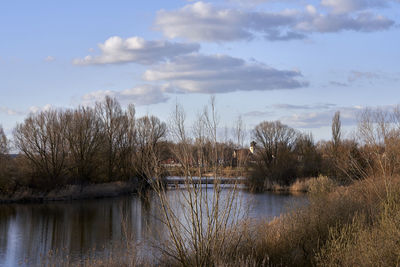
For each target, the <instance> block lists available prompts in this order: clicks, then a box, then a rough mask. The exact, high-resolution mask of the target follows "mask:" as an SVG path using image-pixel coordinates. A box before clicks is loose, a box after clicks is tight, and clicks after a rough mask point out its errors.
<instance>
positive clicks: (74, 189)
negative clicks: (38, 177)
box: [0, 181, 138, 205]
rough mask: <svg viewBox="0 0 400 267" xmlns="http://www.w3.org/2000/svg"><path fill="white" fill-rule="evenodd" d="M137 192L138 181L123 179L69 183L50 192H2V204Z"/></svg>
mask: <svg viewBox="0 0 400 267" xmlns="http://www.w3.org/2000/svg"><path fill="white" fill-rule="evenodd" d="M137 192H138V185H137V184H136V183H133V182H121V181H117V182H110V183H101V184H89V185H67V186H64V187H62V188H60V189H53V190H51V191H49V192H38V191H34V190H32V189H31V188H21V189H18V190H16V191H15V192H14V193H12V194H11V195H8V196H5V195H1V194H0V205H1V204H11V203H43V202H52V201H70V200H80V199H95V198H109V197H117V196H122V195H127V194H132V193H137Z"/></svg>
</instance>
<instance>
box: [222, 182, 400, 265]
mask: <svg viewBox="0 0 400 267" xmlns="http://www.w3.org/2000/svg"><path fill="white" fill-rule="evenodd" d="M397 188H400V179H398V178H393V179H391V180H390V181H383V180H371V179H367V180H365V181H360V182H356V183H354V184H353V185H351V186H348V187H341V186H336V185H335V184H334V183H332V181H330V180H329V179H328V178H326V177H319V178H317V179H315V180H311V182H310V183H309V190H310V193H309V200H310V204H309V205H308V206H307V207H303V208H300V209H297V210H294V211H292V212H291V213H289V214H285V215H282V216H280V217H279V218H276V219H275V220H273V221H272V222H253V223H250V224H248V225H246V230H245V231H243V232H244V234H243V235H242V236H241V238H242V242H241V243H240V246H239V247H237V248H232V250H233V251H234V252H235V253H231V254H230V256H229V257H226V258H222V259H219V260H218V262H222V263H223V264H221V266H241V264H239V263H243V264H244V266H246V265H247V266H315V265H319V266H355V265H357V264H356V263H357V262H360V265H357V266H398V265H399V261H400V258H399V255H400V245H399V241H398V240H400V231H399V229H400V201H397V200H398V199H399V197H397V198H394V196H400V194H399V193H400V190H399V189H397ZM387 190H389V191H391V192H388V191H387ZM393 190H394V191H393ZM394 192H397V193H394ZM390 198H392V199H396V200H395V201H392V200H391V201H389V202H390V204H385V203H386V202H387V201H388V199H390ZM354 254H357V256H355V255H354ZM232 255H233V256H232ZM355 257H356V258H355Z"/></svg>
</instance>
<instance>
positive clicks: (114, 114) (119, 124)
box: [96, 96, 128, 181]
mask: <svg viewBox="0 0 400 267" xmlns="http://www.w3.org/2000/svg"><path fill="white" fill-rule="evenodd" d="M96 111H97V114H98V116H99V118H100V120H101V126H102V131H103V134H104V144H103V149H104V161H105V162H104V163H105V164H104V165H105V166H104V167H105V172H106V174H107V178H106V179H107V180H108V181H112V180H115V179H116V178H117V177H116V176H117V166H118V165H117V162H118V150H119V146H120V144H121V140H122V139H123V135H125V133H126V132H125V130H126V129H128V122H127V117H126V116H125V114H124V113H123V111H122V109H121V106H120V104H119V103H118V101H117V100H116V99H115V98H111V97H109V96H106V98H105V100H104V101H103V102H98V103H96Z"/></svg>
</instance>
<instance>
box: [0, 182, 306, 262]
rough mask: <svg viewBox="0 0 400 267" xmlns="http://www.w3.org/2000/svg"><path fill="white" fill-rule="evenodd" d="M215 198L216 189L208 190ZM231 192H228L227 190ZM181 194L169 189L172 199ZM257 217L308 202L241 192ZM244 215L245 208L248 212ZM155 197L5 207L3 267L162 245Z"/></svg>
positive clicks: (0, 227)
mask: <svg viewBox="0 0 400 267" xmlns="http://www.w3.org/2000/svg"><path fill="white" fill-rule="evenodd" d="M207 190H208V191H209V193H210V195H211V194H212V189H211V188H209V189H207ZM224 190H227V189H223V191H224ZM179 195H181V190H179V189H176V190H169V191H168V197H169V198H170V199H171V200H173V199H175V198H176V197H178V196H179ZM239 196H240V199H241V203H242V205H243V206H247V205H248V204H249V203H250V204H251V205H250V208H249V210H248V215H249V216H250V217H252V218H267V219H271V218H273V217H274V216H279V215H280V214H282V213H284V212H286V211H287V210H288V208H289V207H290V206H291V205H290V203H300V204H301V203H305V202H306V198H305V196H304V195H300V196H293V195H283V194H273V193H263V194H251V193H248V192H246V191H240V192H239ZM243 210H244V209H243ZM159 218H161V216H160V212H159V202H158V199H157V197H156V195H155V194H154V193H149V194H148V195H147V196H146V197H139V196H138V195H132V196H122V197H117V198H106V199H95V200H82V201H71V202H53V203H47V204H4V205H0V266H17V265H22V266H32V265H39V264H40V263H43V259H44V258H46V257H49V256H48V255H49V254H52V253H57V255H61V257H66V256H67V255H68V257H70V258H72V259H82V258H85V257H93V255H101V254H102V253H107V252H108V251H109V247H110V246H111V244H113V245H116V246H118V245H120V244H125V242H124V240H126V238H127V237H128V238H132V239H133V240H135V241H137V242H139V243H143V244H146V246H148V242H147V241H149V240H159V239H160V238H161V236H163V234H164V233H165V231H166V229H165V227H164V225H163V224H162V222H161V221H160V220H159Z"/></svg>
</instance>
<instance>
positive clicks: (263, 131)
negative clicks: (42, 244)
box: [0, 97, 400, 193]
mask: <svg viewBox="0 0 400 267" xmlns="http://www.w3.org/2000/svg"><path fill="white" fill-rule="evenodd" d="M399 110H400V109H399V107H394V108H393V109H392V110H389V111H388V110H381V109H365V110H363V111H362V112H361V113H360V114H359V116H358V127H357V131H356V133H355V134H354V135H353V136H352V137H351V138H343V134H342V129H341V119H340V113H339V112H337V113H335V115H334V117H333V119H332V139H331V140H328V141H319V142H315V141H314V139H313V136H312V135H311V134H310V133H303V132H300V131H298V130H296V129H293V128H291V127H289V126H287V125H285V124H282V123H281V122H280V121H263V122H261V123H259V124H258V125H256V126H255V127H254V128H253V130H252V131H251V137H250V138H251V140H253V141H254V142H255V144H256V145H255V151H254V153H251V152H250V151H249V149H248V147H247V145H245V144H244V140H245V135H246V130H245V125H244V122H243V120H242V119H241V118H240V117H239V118H238V120H237V121H236V123H235V126H234V127H233V132H232V133H231V138H228V137H227V136H228V134H225V138H221V137H220V134H219V132H218V129H220V127H219V126H220V125H219V124H220V121H219V116H218V112H217V108H216V104H215V99H214V98H212V99H211V101H210V103H209V104H208V105H206V106H205V108H204V110H203V112H201V113H200V114H198V116H197V118H196V119H195V120H194V122H193V123H192V125H191V126H190V127H188V126H187V124H188V123H187V122H186V113H185V111H184V110H183V108H182V107H181V106H180V105H178V104H177V105H176V107H175V110H174V111H173V112H172V115H171V119H170V120H169V121H168V124H167V123H165V122H162V121H160V119H159V118H157V117H155V116H143V117H140V118H136V116H135V115H136V114H135V107H134V106H133V105H129V106H128V107H127V108H126V109H123V108H122V107H121V105H120V104H119V103H118V101H117V100H116V99H114V98H110V97H106V98H105V99H104V101H101V102H97V103H96V104H95V105H94V106H93V107H83V106H81V107H78V108H75V109H66V110H57V109H52V110H46V111H41V112H38V113H31V114H29V115H28V117H27V118H26V119H25V120H24V122H22V123H20V124H18V125H17V126H16V127H15V129H14V131H13V140H12V142H11V141H10V140H7V138H6V135H5V134H4V131H3V129H2V128H1V127H0V192H3V193H4V192H6V193H7V192H13V191H15V190H16V189H17V188H18V187H21V186H23V187H24V186H25V187H30V188H34V189H38V190H50V189H53V188H57V187H61V186H63V185H67V184H88V183H103V182H112V181H133V182H135V183H136V184H138V185H139V187H140V188H146V187H148V186H149V182H151V180H152V179H153V178H154V177H163V176H165V175H168V171H169V170H171V168H169V166H170V165H174V166H175V167H177V168H178V169H179V173H180V175H184V176H193V175H195V176H202V175H203V174H204V173H205V172H210V171H211V172H212V173H214V175H215V176H217V175H218V174H219V173H221V170H223V169H224V168H227V167H228V168H231V169H240V170H242V171H243V172H244V173H245V174H246V176H247V178H248V183H249V185H250V187H251V188H252V189H254V190H263V189H264V188H265V186H266V184H268V183H277V184H280V185H289V184H291V183H293V182H294V181H295V180H296V179H299V178H306V177H315V176H318V175H321V174H322V175H326V176H329V177H331V178H333V179H336V180H337V181H339V182H342V183H347V182H350V181H352V180H355V179H361V178H363V177H366V176H371V175H375V176H379V175H395V174H399V172H400V158H399V153H398V152H400V111H399ZM11 143H12V145H13V147H14V150H17V151H18V152H19V154H18V155H17V156H16V157H10V155H9V152H10V146H11ZM167 163H174V164H167ZM243 172H241V174H242V173H243Z"/></svg>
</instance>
